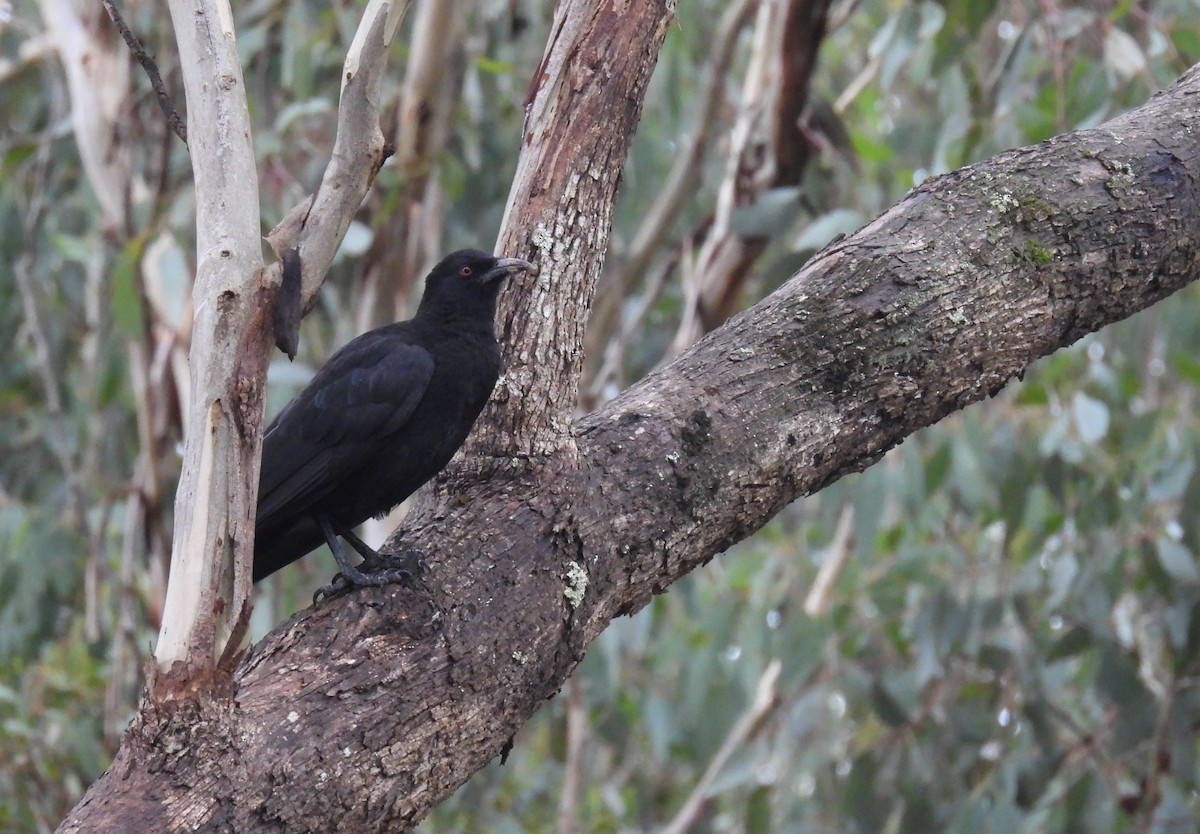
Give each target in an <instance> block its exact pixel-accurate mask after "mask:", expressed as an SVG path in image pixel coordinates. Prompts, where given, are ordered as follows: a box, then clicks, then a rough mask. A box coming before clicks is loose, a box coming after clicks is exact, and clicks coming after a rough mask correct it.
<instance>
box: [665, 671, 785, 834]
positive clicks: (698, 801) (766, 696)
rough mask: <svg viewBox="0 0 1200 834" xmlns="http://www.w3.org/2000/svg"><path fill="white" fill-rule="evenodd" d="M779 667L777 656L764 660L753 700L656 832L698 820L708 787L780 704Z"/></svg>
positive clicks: (677, 833)
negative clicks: (681, 800)
mask: <svg viewBox="0 0 1200 834" xmlns="http://www.w3.org/2000/svg"><path fill="white" fill-rule="evenodd" d="M782 671H783V665H782V664H781V663H780V662H779V661H778V660H772V661H771V662H770V663H768V664H767V668H766V669H764V670H763V673H762V676H761V677H760V678H759V679H758V686H757V688H756V689H755V690H754V700H753V701H752V702H751V703H750V706H749V707H747V709H746V711H745V712H744V713H742V715H741V717H739V718H738V720H737V722H736V723H735V724H734V725H733V728H732V729H731V730H730V731H729V735H727V736H726V737H725V740H724V741H723V742H721V747H720V749H718V750H717V752H716V755H714V756H713V757H712V760H711V761H710V762H709V763H708V767H706V768H705V769H704V775H703V776H701V777H700V781H699V782H697V783H696V786H695V787H694V788H692V792H691V794H689V795H688V798H687V800H686V801H684V803H683V806H682V807H681V808H680V809H679V812H678V813H677V814H675V817H674V818H673V819H672V820H671V821H670V822H669V823H667V825H666V826H664V827H663V829H662V830H661V831H660V832H659V834H687V832H688V831H690V830H691V829H692V827H693V826H694V825H695V824H696V822H697V821H699V820H700V817H701V813H702V812H703V810H704V808H705V806H706V805H707V804H708V801H709V799H710V798H711V797H710V796H709V794H708V790H709V788H710V787H712V784H713V782H714V781H715V780H716V778H717V776H719V775H720V773H721V769H722V768H724V767H725V765H726V764H727V763H728V762H729V759H730V758H731V757H732V756H733V754H734V753H736V752H737V751H738V749H739V748H740V747H741V746H742V745H744V744H746V743H747V742H748V741H751V740H752V739H753V738H754V737H755V736H756V735H758V733H759V731H760V730H761V729H762V728H763V725H764V724H765V723H766V720H767V718H769V717H770V715H771V713H772V712H774V711H775V708H776V707H777V706H779V695H778V693H777V692H776V689H775V685H776V684H777V683H778V682H779V673H780V672H782Z"/></svg>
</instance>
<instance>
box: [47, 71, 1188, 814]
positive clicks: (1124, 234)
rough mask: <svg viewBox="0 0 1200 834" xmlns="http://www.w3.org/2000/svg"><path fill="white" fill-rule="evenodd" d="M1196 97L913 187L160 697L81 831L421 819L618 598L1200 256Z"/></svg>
mask: <svg viewBox="0 0 1200 834" xmlns="http://www.w3.org/2000/svg"><path fill="white" fill-rule="evenodd" d="M1198 95H1200V70H1193V71H1192V72H1190V73H1189V74H1188V75H1187V76H1185V77H1184V78H1183V79H1182V80H1181V82H1180V83H1178V84H1177V85H1176V86H1175V87H1173V88H1172V89H1171V90H1169V91H1168V92H1166V93H1164V94H1161V95H1159V96H1157V97H1155V98H1154V99H1152V100H1151V101H1150V102H1149V103H1147V104H1146V105H1145V106H1143V107H1141V108H1139V109H1138V110H1136V111H1133V112H1132V113H1130V114H1128V115H1126V116H1123V117H1121V118H1118V119H1114V120H1113V121H1111V122H1109V123H1107V124H1105V125H1103V126H1101V127H1099V128H1097V129H1095V130H1090V131H1085V132H1080V133H1076V134H1071V135H1067V136H1063V137H1060V138H1058V139H1055V140H1052V141H1050V142H1046V143H1042V144H1041V145H1037V146H1034V147H1030V148H1025V149H1021V150H1016V151H1011V152H1008V153H1005V154H1001V155H999V156H997V157H995V158H993V159H991V160H988V161H986V162H982V163H979V164H977V165H973V166H970V167H968V168H965V169H963V170H961V171H958V172H955V173H953V174H949V175H947V176H944V177H941V178H938V179H936V180H932V181H930V182H927V183H926V184H924V185H922V186H921V187H919V188H917V189H915V190H914V191H913V192H912V193H910V194H909V195H908V196H907V197H906V198H905V199H904V200H903V201H901V203H900V204H899V205H897V206H896V207H895V208H893V209H892V210H890V211H889V212H887V213H886V214H884V215H883V216H882V217H880V218H879V219H877V220H875V221H874V222H873V223H871V224H869V225H868V226H867V227H865V228H864V229H862V230H861V231H860V232H858V233H857V234H855V235H854V236H852V237H851V238H849V239H847V240H845V241H842V242H841V243H839V244H837V245H836V246H833V247H831V248H829V249H828V250H826V251H825V252H823V253H821V254H820V255H818V256H817V257H816V258H814V259H813V261H812V262H811V263H810V264H809V265H808V266H807V267H806V268H805V269H804V270H803V271H802V272H801V273H799V274H798V275H797V276H795V277H794V278H793V279H792V280H791V281H790V282H788V283H787V284H786V285H785V286H784V287H783V288H781V289H780V290H779V291H778V292H776V293H775V294H773V295H772V296H771V297H769V298H767V299H766V300H764V301H763V302H762V303H760V304H759V305H757V306H756V307H754V308H752V309H751V310H750V311H747V312H746V313H744V314H742V315H740V316H737V317H736V318H734V319H732V320H731V321H730V322H729V323H728V324H727V325H726V326H724V327H723V328H721V329H719V330H718V331H716V332H714V333H713V334H711V335H710V336H709V337H707V338H705V339H704V340H702V341H701V342H700V343H698V344H697V345H696V346H694V347H693V348H692V349H690V350H688V351H687V352H685V353H684V354H682V355H681V356H680V357H679V358H678V359H677V360H676V361H675V362H673V363H672V364H671V365H670V366H668V367H666V368H664V369H663V370H662V371H660V372H659V373H656V374H655V375H653V376H652V377H650V378H647V379H646V380H644V381H643V382H642V383H640V384H638V385H637V386H635V387H634V388H632V389H630V390H629V391H628V392H626V393H625V394H624V395H622V396H621V397H619V398H618V399H616V400H614V401H612V402H611V403H609V404H608V405H607V406H605V408H603V409H602V410H601V411H599V412H596V413H595V414H593V415H591V416H589V417H587V418H585V419H584V420H582V421H580V422H579V423H578V424H577V425H576V426H575V434H576V436H577V438H578V444H579V453H580V454H579V459H578V462H577V463H576V462H575V461H572V460H571V459H568V458H562V457H558V458H555V459H553V460H552V461H551V464H552V465H550V466H546V467H543V468H542V469H541V470H540V471H536V472H531V471H529V470H524V469H520V470H516V471H515V472H513V473H512V474H507V473H496V474H494V475H493V477H492V478H491V479H490V480H487V481H481V482H475V483H473V484H471V486H470V489H469V490H468V491H467V492H466V493H465V494H464V495H463V496H462V498H461V500H459V501H455V502H449V503H447V504H446V505H445V506H444V507H443V510H444V512H443V513H442V514H440V515H437V516H424V517H422V518H421V519H419V520H418V521H417V522H416V523H415V524H414V525H412V526H411V527H410V528H409V529H408V530H407V538H406V541H408V542H409V543H410V544H413V545H415V546H418V547H421V548H423V549H425V551H426V552H427V553H428V554H430V559H431V562H432V564H431V568H430V571H429V573H428V575H427V579H426V583H425V584H423V585H421V586H420V587H417V588H403V587H388V588H381V589H371V590H367V591H363V592H360V593H355V594H351V595H348V596H346V597H344V598H340V599H338V600H335V601H333V602H330V603H327V604H324V605H322V606H320V607H317V608H314V609H309V610H307V611H304V612H301V613H300V614H298V615H297V616H296V617H294V618H293V619H292V620H290V621H289V622H287V623H285V624H284V625H282V626H281V627H279V628H278V629H276V631H275V632H273V633H272V634H271V635H269V636H268V637H267V638H266V639H264V640H263V641H262V642H261V643H260V644H259V645H258V646H256V647H255V649H254V650H253V652H252V654H251V655H250V657H248V658H247V660H246V661H245V662H244V663H243V664H242V666H241V668H240V669H239V670H238V673H237V675H236V685H237V686H236V693H235V697H234V698H230V699H229V700H227V701H219V702H213V703H207V704H193V703H190V702H189V703H186V704H184V705H183V706H173V705H171V704H167V705H163V706H157V707H150V708H147V709H144V710H143V712H142V714H141V715H140V716H139V718H138V719H137V721H136V722H135V724H134V725H133V726H132V727H131V729H130V731H129V733H128V735H127V736H126V739H125V744H124V746H123V748H122V751H121V754H120V755H119V756H118V759H117V761H116V763H114V765H113V767H112V768H110V770H109V772H108V774H107V775H106V777H105V779H104V780H102V781H101V782H100V783H98V785H97V786H95V787H94V788H93V791H92V792H91V793H89V799H88V800H85V802H84V803H82V804H81V806H80V807H79V808H78V809H77V810H76V812H75V814H74V815H73V816H72V818H71V819H70V820H68V822H67V823H66V824H64V827H63V829H62V830H65V831H77V830H83V829H85V828H86V829H88V830H99V829H100V828H107V829H116V830H121V829H123V828H127V827H141V828H146V829H149V828H154V829H162V828H166V827H167V826H168V824H178V823H179V822H180V820H181V818H182V816H183V811H182V810H181V809H184V810H186V811H188V814H189V816H188V821H189V822H195V823H196V827H197V829H198V830H214V831H215V830H239V831H268V830H269V831H279V830H289V831H301V830H327V831H383V830H388V831H396V830H407V829H408V828H409V827H411V825H413V824H415V822H416V821H417V820H418V819H420V818H421V817H422V816H423V815H424V814H425V813H426V812H427V811H428V809H429V808H430V807H432V806H433V805H434V804H436V803H437V802H438V801H439V800H440V799H441V798H443V797H445V796H446V795H448V794H449V793H450V792H451V791H452V790H453V789H454V788H455V787H457V786H458V785H459V784H461V782H462V781H463V780H465V779H466V778H467V777H468V776H469V775H470V774H471V773H472V772H474V770H476V769H478V768H479V767H480V766H482V765H483V764H484V763H485V762H486V761H487V760H488V759H489V758H490V757H491V756H493V755H495V754H496V753H497V752H498V751H499V750H500V749H501V747H502V746H503V745H504V743H505V742H506V741H507V740H508V739H509V738H511V736H512V733H513V732H514V731H515V730H516V729H517V728H518V727H519V726H520V725H521V723H522V722H524V721H525V720H526V719H527V718H528V717H529V715H531V714H532V713H533V711H534V710H535V709H536V708H537V707H538V706H539V704H540V703H541V702H542V701H543V700H545V699H546V698H548V697H550V696H551V695H553V694H554V692H555V691H557V689H558V688H559V687H560V686H561V685H562V682H563V680H565V678H566V676H567V675H568V674H569V673H570V672H571V670H572V669H573V668H574V666H575V665H576V663H577V662H578V661H579V659H580V658H581V657H582V654H583V652H584V650H585V649H586V647H587V646H588V644H589V643H590V641H591V640H592V639H593V638H594V637H595V636H596V635H597V634H598V633H599V632H600V630H602V629H603V628H604V626H605V625H606V624H607V623H608V622H609V621H610V619H611V618H612V617H613V616H616V615H618V614H621V613H629V612H632V611H636V610H637V609H638V608H640V607H641V606H643V605H645V604H646V602H648V601H649V600H650V599H651V597H652V595H653V594H655V593H657V592H661V591H662V590H664V589H665V588H666V587H667V586H668V585H669V584H670V583H671V582H673V581H674V580H675V579H677V578H679V577H680V576H682V575H683V574H685V573H686V572H687V571H689V570H691V569H692V568H694V567H696V566H697V565H699V564H701V563H703V562H704V561H706V560H708V559H710V558H711V557H712V556H713V555H714V554H715V553H717V552H719V551H721V550H722V549H724V548H726V547H728V546H729V545H730V544H732V543H733V542H735V541H738V540H740V539H742V538H744V537H745V536H747V535H749V534H750V533H751V532H752V531H753V530H755V529H757V528H758V527H760V526H761V525H762V524H764V523H765V522H766V521H767V520H768V519H769V518H770V517H771V516H772V515H773V514H774V513H775V512H776V511H777V510H778V509H779V508H780V507H782V506H783V505H785V504H786V503H787V502H788V501H790V500H791V499H793V498H795V497H796V496H798V495H802V494H805V493H810V492H813V491H815V490H817V489H820V488H821V487H822V486H824V485H826V484H828V483H830V482H832V481H833V480H835V479H837V478H838V477H840V476H841V475H843V474H846V473H848V472H854V471H858V470H861V469H863V468H865V467H866V466H868V465H870V464H871V463H872V462H874V461H876V460H878V459H879V457H880V456H881V455H882V454H883V453H884V452H885V451H886V450H887V449H889V448H891V447H892V446H894V445H895V444H896V443H898V442H900V441H901V440H902V439H903V438H904V437H905V436H907V435H908V434H911V433H912V432H913V431H915V430H917V429H919V428H920V427H922V426H926V425H929V424H931V423H933V422H935V421H937V420H938V419H940V418H941V417H943V416H945V415H946V414H949V413H951V412H952V411H954V410H956V409H959V408H962V407H964V406H965V405H967V404H969V403H972V402H976V401H978V400H980V399H983V398H984V397H986V396H988V395H989V394H992V393H995V392H996V391H997V390H999V389H1000V388H1001V387H1002V386H1003V385H1004V384H1005V383H1006V382H1007V381H1008V380H1009V379H1011V378H1012V377H1013V376H1015V375H1019V374H1020V373H1021V371H1022V370H1023V369H1024V368H1026V367H1028V365H1029V364H1030V363H1031V362H1033V361H1035V360H1036V359H1037V358H1038V357H1040V356H1043V355H1045V354H1047V353H1049V352H1051V351H1053V350H1055V349H1057V348H1059V347H1061V346H1064V345H1068V344H1070V343H1071V342H1073V341H1074V340H1076V339H1077V338H1079V337H1080V336H1081V335H1083V334H1085V333H1088V332H1091V331H1094V330H1096V329H1098V328H1100V327H1102V326H1104V325H1105V324H1108V323H1110V322H1113V321H1117V320H1119V319H1121V318H1124V317H1126V316H1128V315H1130V314H1132V313H1133V312H1135V311H1137V310H1139V309H1142V308H1144V307H1146V306H1148V305H1150V304H1153V303H1154V302H1156V301H1158V300H1160V299H1162V298H1164V297H1165V296H1167V295H1169V294H1170V293H1172V292H1174V291H1176V290H1178V289H1179V288H1181V287H1183V286H1184V285H1186V284H1187V283H1189V282H1191V281H1194V280H1196V279H1197V278H1198V277H1200V246H1198V239H1197V237H1196V233H1195V229H1196V228H1197V221H1198V220H1200V189H1197V182H1200V129H1198V128H1200V117H1198V116H1197V112H1198V111H1197V108H1196V107H1195V101H1196V97H1197V96H1198ZM181 750H184V751H186V753H184V754H180V753H179V752H178V751H181ZM164 751H168V752H164ZM135 765H136V767H135ZM106 786H107V787H106ZM106 791H108V792H107V793H106ZM113 796H118V797H123V799H124V802H125V804H124V805H122V806H121V807H119V808H118V807H116V806H115V805H114V800H113V799H112V798H111V797H113ZM106 797H108V798H107V799H106ZM106 811H107V812H108V813H107V814H106V813H105V812H106ZM100 820H104V821H105V822H106V825H104V826H101V825H98V824H97V823H98V822H99V821H100ZM133 820H136V821H137V822H136V823H133V822H132V821H133Z"/></svg>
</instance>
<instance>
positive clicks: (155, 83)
mask: <svg viewBox="0 0 1200 834" xmlns="http://www.w3.org/2000/svg"><path fill="white" fill-rule="evenodd" d="M101 2H102V3H103V4H104V10H105V11H106V12H108V17H109V19H111V20H112V22H113V23H114V24H116V27H117V31H119V32H120V33H121V37H122V38H124V39H125V45H126V46H128V47H129V51H130V52H131V53H132V54H133V57H134V58H136V59H137V62H138V63H139V64H141V65H142V69H144V70H145V71H146V77H148V78H149V79H150V86H151V87H152V88H153V89H154V95H155V97H156V98H157V99H158V106H159V109H160V110H162V112H163V116H165V117H166V119H167V126H168V127H170V128H171V130H173V131H174V132H175V135H176V136H178V137H179V138H180V139H182V140H183V144H185V145H186V144H187V125H186V124H184V122H183V119H181V118H180V117H179V112H178V111H177V110H176V109H175V102H173V101H172V100H171V94H170V93H168V92H167V87H166V85H165V84H163V80H162V76H161V75H160V74H159V72H158V64H156V63H155V62H154V59H153V58H151V57H150V55H149V54H148V53H147V52H146V49H145V47H143V46H142V42H141V41H139V40H138V37H137V35H135V34H134V33H133V30H132V29H130V28H129V24H127V23H126V22H125V18H123V17H122V16H121V12H120V10H119V9H118V8H117V7H116V4H114V3H113V2H112V0H101Z"/></svg>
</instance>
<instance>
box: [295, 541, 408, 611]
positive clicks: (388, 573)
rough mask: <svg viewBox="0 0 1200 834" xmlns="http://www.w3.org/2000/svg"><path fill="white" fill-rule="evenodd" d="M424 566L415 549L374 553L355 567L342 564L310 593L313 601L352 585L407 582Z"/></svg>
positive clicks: (375, 585)
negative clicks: (328, 578) (339, 568)
mask: <svg viewBox="0 0 1200 834" xmlns="http://www.w3.org/2000/svg"><path fill="white" fill-rule="evenodd" d="M426 567H427V565H426V564H425V560H424V559H422V558H421V556H420V554H419V553H417V552H416V551H415V550H409V551H406V552H404V553H380V554H377V558H370V559H364V560H363V561H362V562H361V563H360V564H359V565H358V567H354V566H352V565H346V566H343V567H342V569H341V571H339V572H338V573H337V575H336V576H334V577H333V581H332V582H330V583H329V584H328V585H322V586H321V587H320V588H317V590H316V592H315V593H313V605H316V604H317V603H318V602H321V601H322V600H330V599H333V598H334V597H338V596H341V595H342V594H344V593H346V592H348V591H350V590H353V589H354V588H378V587H380V586H382V585H390V584H392V583H394V582H400V583H407V582H411V581H412V580H413V579H416V578H417V577H418V576H420V575H421V574H422V573H423V572H424V571H425V568H426Z"/></svg>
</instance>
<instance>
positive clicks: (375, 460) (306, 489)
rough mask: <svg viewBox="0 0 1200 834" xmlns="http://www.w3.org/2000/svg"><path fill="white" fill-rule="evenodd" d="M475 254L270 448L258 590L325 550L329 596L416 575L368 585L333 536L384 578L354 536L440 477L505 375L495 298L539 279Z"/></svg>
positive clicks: (318, 395) (276, 428) (309, 398)
mask: <svg viewBox="0 0 1200 834" xmlns="http://www.w3.org/2000/svg"><path fill="white" fill-rule="evenodd" d="M533 269H534V268H533V265H532V264H530V263H529V262H528V261H523V260H520V259H519V258H495V257H492V256H491V255H489V254H487V253H486V252H480V251H479V250H477V249H463V250H461V251H459V252H455V253H453V254H451V255H448V256H447V257H446V258H445V259H444V260H443V261H442V262H441V263H439V264H438V265H437V266H435V267H434V268H433V271H432V272H430V273H429V276H428V277H427V278H426V279H425V292H424V294H423V295H422V296H421V304H420V306H419V307H418V308H417V314H416V315H415V316H414V317H413V318H412V319H410V320H409V321H403V322H397V323H395V324H388V325H385V326H383V327H380V328H378V329H377V330H372V331H370V332H369V333H364V334H363V335H361V336H359V337H358V338H356V339H353V340H352V341H350V342H349V343H347V344H346V346H345V347H343V348H342V349H341V350H339V351H337V352H336V353H335V354H334V355H333V356H332V357H331V358H330V359H329V361H328V362H327V363H326V364H325V367H323V368H321V370H320V371H318V372H317V374H316V375H315V376H314V377H313V378H312V381H311V382H309V383H308V385H307V386H306V387H305V388H304V390H303V391H301V392H300V393H299V394H298V395H297V396H296V398H295V399H293V400H292V401H291V402H290V403H288V404H287V405H286V406H285V407H284V409H283V410H282V411H280V412H279V416H277V417H276V418H275V420H274V421H273V422H272V423H271V425H270V426H268V427H267V431H266V434H265V435H264V436H263V455H262V474H261V477H260V479H259V486H258V516H257V522H256V524H255V532H254V536H255V540H254V581H255V582H257V581H258V580H260V579H262V578H263V577H265V576H268V575H270V574H272V573H274V572H275V571H277V570H279V569H280V568H282V567H283V566H284V565H288V564H291V563H292V562H294V561H296V560H297V559H299V558H300V557H302V556H304V555H305V554H306V553H308V552H309V551H311V550H313V549H314V548H316V547H318V546H320V544H321V543H322V542H326V543H327V544H328V545H329V548H330V550H332V551H333V555H334V557H335V558H336V559H337V561H338V568H339V570H340V572H341V574H340V578H339V579H337V580H335V584H334V585H331V586H327V587H326V588H323V589H321V590H320V591H318V592H317V593H318V595H320V594H321V593H329V592H330V591H336V590H340V589H342V588H345V587H347V586H348V585H381V584H384V583H385V582H390V581H395V580H397V579H400V578H404V577H406V576H410V575H411V574H412V572H413V568H412V565H411V564H407V563H404V564H401V563H400V562H398V561H397V560H396V559H394V558H393V559H391V560H390V562H391V568H390V569H387V570H382V571H378V572H372V573H365V572H363V571H362V570H360V569H359V568H357V567H355V566H353V565H352V564H351V563H350V561H349V559H348V558H347V557H346V554H345V552H344V551H343V550H342V547H341V543H340V542H338V536H341V537H342V538H343V539H344V540H345V541H347V542H348V543H349V544H350V545H351V546H352V547H354V549H355V550H357V551H358V552H359V554H360V555H362V557H363V558H364V560H366V561H365V562H364V564H367V563H369V565H368V566H369V567H373V568H374V567H378V566H379V565H386V564H388V563H389V558H388V557H386V556H381V555H380V554H377V553H375V551H373V550H371V549H370V548H369V547H367V546H366V545H365V544H364V543H363V542H362V541H361V540H360V539H359V538H358V537H357V536H355V535H354V533H353V532H352V529H353V528H354V527H356V526H357V525H359V524H361V523H362V522H364V521H366V520H367V519H368V518H371V517H372V516H379V515H383V514H384V513H386V512H388V511H389V510H391V509H392V508H393V507H395V506H396V505H397V504H399V503H400V502H401V501H403V500H404V499H405V498H407V497H408V496H409V495H411V494H412V493H413V492H415V491H416V490H417V488H419V487H420V486H421V485H422V484H424V483H425V482H426V481H428V480H429V479H430V478H432V477H433V476H434V475H436V474H437V473H438V472H439V471H440V470H441V469H442V467H444V466H445V465H446V464H447V463H448V462H449V461H450V458H451V457H453V456H454V453H455V452H456V451H457V450H458V447H459V446H461V445H462V443H463V441H464V440H466V438H467V434H468V432H470V430H471V426H472V425H474V423H475V418H477V417H478V416H479V412H480V411H482V410H483V406H484V404H485V403H486V402H487V399H488V397H489V396H490V395H491V393H492V388H493V387H494V386H495V384H496V379H497V378H498V376H499V372H500V349H499V346H498V345H497V344H496V332H495V316H496V297H497V295H498V294H499V292H500V286H501V284H502V283H503V279H504V278H506V277H507V276H509V275H511V274H514V273H517V272H521V271H533Z"/></svg>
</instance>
